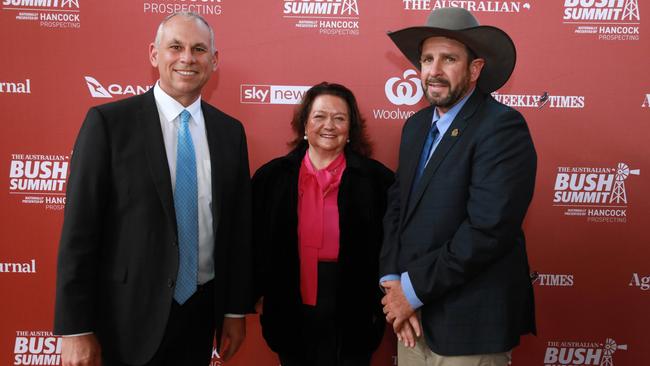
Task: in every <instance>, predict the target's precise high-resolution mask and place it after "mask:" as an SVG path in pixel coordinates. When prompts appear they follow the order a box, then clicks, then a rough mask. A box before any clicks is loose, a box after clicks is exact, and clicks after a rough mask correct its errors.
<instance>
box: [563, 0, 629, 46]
mask: <svg viewBox="0 0 650 366" xmlns="http://www.w3.org/2000/svg"><path fill="white" fill-rule="evenodd" d="M563 21H564V24H568V25H570V26H571V27H572V28H573V29H574V33H577V34H585V35H591V36H594V37H597V38H598V39H599V40H603V41H638V40H639V39H640V38H641V35H640V33H641V32H640V27H641V16H640V15H639V1H638V0H564V14H563Z"/></svg>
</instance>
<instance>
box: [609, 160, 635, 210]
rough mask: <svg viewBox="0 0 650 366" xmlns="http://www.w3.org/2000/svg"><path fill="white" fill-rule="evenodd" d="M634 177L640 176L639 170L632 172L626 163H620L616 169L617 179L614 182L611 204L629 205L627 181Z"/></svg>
mask: <svg viewBox="0 0 650 366" xmlns="http://www.w3.org/2000/svg"><path fill="white" fill-rule="evenodd" d="M630 174H632V175H639V174H641V173H640V170H639V169H633V170H630V168H629V167H628V166H627V164H625V163H618V167H617V168H616V178H615V182H614V188H613V189H612V195H611V196H610V198H609V203H627V195H626V194H625V179H627V177H628V176H629V175H630Z"/></svg>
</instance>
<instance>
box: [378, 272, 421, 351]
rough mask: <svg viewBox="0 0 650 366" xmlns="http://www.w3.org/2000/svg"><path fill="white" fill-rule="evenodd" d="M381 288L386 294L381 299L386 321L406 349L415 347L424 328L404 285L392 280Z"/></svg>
mask: <svg viewBox="0 0 650 366" xmlns="http://www.w3.org/2000/svg"><path fill="white" fill-rule="evenodd" d="M381 286H382V287H383V288H384V290H385V293H386V294H385V295H384V297H383V298H382V299H381V303H382V305H384V314H386V321H387V322H388V323H389V324H392V325H393V331H394V332H395V334H396V335H397V340H398V341H400V342H402V343H403V344H404V346H405V347H409V348H413V347H415V342H416V340H417V338H418V337H420V335H421V334H422V328H421V326H420V320H419V319H418V316H417V314H416V313H415V310H414V309H413V308H412V307H411V304H409V302H408V300H407V299H406V296H405V295H404V291H403V290H402V284H401V283H400V281H399V280H391V281H384V282H382V283H381Z"/></svg>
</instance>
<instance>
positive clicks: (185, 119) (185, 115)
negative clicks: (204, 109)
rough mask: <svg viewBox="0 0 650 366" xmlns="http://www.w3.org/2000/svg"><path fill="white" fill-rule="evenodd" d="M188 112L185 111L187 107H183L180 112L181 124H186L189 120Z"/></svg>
mask: <svg viewBox="0 0 650 366" xmlns="http://www.w3.org/2000/svg"><path fill="white" fill-rule="evenodd" d="M190 116H191V114H190V112H188V111H187V109H183V111H182V112H181V124H182V125H184V124H187V123H188V122H189V121H190Z"/></svg>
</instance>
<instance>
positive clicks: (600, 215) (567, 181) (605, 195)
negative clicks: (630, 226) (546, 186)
mask: <svg viewBox="0 0 650 366" xmlns="http://www.w3.org/2000/svg"><path fill="white" fill-rule="evenodd" d="M640 174H641V172H640V170H639V169H630V167H629V166H628V165H627V164H626V163H618V164H617V165H616V166H614V167H601V168H599V167H558V168H557V175H556V177H555V185H554V187H553V189H554V193H553V206H556V207H561V208H562V209H563V210H564V215H565V216H579V217H586V218H587V221H588V222H592V223H625V222H627V208H628V203H629V202H628V199H629V198H630V197H629V196H628V192H627V187H626V185H625V183H626V182H627V179H628V178H630V177H632V176H638V175H640Z"/></svg>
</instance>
